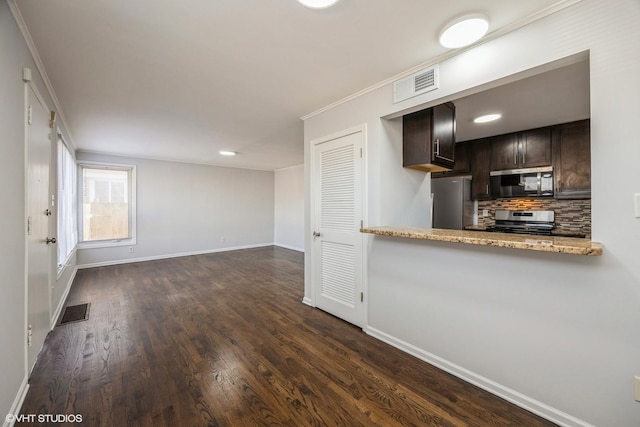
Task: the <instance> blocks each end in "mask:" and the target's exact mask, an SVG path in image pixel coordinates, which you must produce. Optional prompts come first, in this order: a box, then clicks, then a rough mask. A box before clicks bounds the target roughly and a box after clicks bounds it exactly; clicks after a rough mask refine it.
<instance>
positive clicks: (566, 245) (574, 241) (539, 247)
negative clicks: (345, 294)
mask: <svg viewBox="0 0 640 427" xmlns="http://www.w3.org/2000/svg"><path fill="white" fill-rule="evenodd" d="M360 232H362V233H368V234H376V235H380V236H390V237H403V238H409V239H422V240H435V241H440V242H451V243H466V244H470V245H481V246H497V247H502V248H514V249H528V250H533V251H544V252H555V253H562V254H572V255H592V256H599V255H602V245H601V244H600V243H597V242H592V241H591V240H588V239H578V238H572V237H557V236H530V235H526V234H514V233H488V232H484V231H473V230H446V229H439V228H417V227H402V226H384V227H366V228H362V229H360Z"/></svg>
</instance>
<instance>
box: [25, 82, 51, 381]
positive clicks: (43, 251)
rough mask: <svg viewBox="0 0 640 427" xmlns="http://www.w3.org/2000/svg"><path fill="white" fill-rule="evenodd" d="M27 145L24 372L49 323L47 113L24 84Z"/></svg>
mask: <svg viewBox="0 0 640 427" xmlns="http://www.w3.org/2000/svg"><path fill="white" fill-rule="evenodd" d="M25 86H26V91H27V96H26V101H27V105H26V109H27V114H26V121H27V123H26V135H27V136H26V144H27V150H26V152H27V225H26V227H27V231H26V234H27V331H28V340H27V369H28V371H29V372H30V371H31V369H33V365H34V364H35V361H36V358H37V357H38V353H39V352H40V349H41V348H42V344H43V343H44V340H45V338H46V336H47V333H48V332H49V324H50V314H49V307H50V287H49V280H50V276H49V271H50V259H51V258H50V256H51V252H50V250H51V249H50V248H51V246H52V245H51V244H50V243H48V242H47V240H48V239H49V218H50V215H51V213H50V212H51V211H50V209H51V207H50V206H49V164H50V159H51V141H50V140H49V133H50V132H51V129H50V126H49V120H50V117H51V116H50V111H49V109H48V108H47V106H46V105H45V103H44V101H43V100H42V98H41V97H40V95H39V94H38V93H37V92H36V91H34V89H33V88H32V87H31V85H30V84H26V85H25Z"/></svg>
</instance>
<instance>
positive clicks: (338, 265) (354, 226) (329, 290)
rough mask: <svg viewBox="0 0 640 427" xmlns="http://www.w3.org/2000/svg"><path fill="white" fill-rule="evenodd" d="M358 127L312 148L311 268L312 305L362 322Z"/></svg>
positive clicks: (360, 144) (360, 145) (360, 139)
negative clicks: (313, 300) (313, 303)
mask: <svg viewBox="0 0 640 427" xmlns="http://www.w3.org/2000/svg"><path fill="white" fill-rule="evenodd" d="M363 142H364V129H358V130H356V131H351V132H345V133H343V134H342V135H341V136H337V137H335V138H330V139H327V140H321V141H318V142H317V143H316V144H315V145H314V146H313V159H312V165H313V171H312V178H313V185H312V191H313V194H312V221H311V223H312V227H313V231H312V232H313V236H312V239H313V242H312V245H311V248H312V260H313V261H312V268H313V273H312V277H313V288H314V297H315V305H316V307H318V308H320V309H322V310H325V311H327V312H329V313H331V314H333V315H334V316H337V317H339V318H341V319H343V320H346V321H347V322H349V323H352V324H354V325H357V326H361V327H362V326H363V323H364V303H363V294H362V292H363V289H362V286H363V271H362V270H363V262H362V241H363V238H362V235H361V233H360V226H361V221H362V218H363V216H362V204H363V203H362V195H363V191H362V183H363V180H362V163H363V159H362V148H363Z"/></svg>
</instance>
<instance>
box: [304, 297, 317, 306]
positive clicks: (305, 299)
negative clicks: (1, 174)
mask: <svg viewBox="0 0 640 427" xmlns="http://www.w3.org/2000/svg"><path fill="white" fill-rule="evenodd" d="M302 303H303V304H306V305H308V306H309V307H315V305H313V301H311V298H307V297H304V298H302Z"/></svg>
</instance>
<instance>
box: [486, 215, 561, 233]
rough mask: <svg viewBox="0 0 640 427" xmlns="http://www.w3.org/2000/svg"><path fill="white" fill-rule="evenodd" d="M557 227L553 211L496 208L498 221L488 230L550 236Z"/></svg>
mask: <svg viewBox="0 0 640 427" xmlns="http://www.w3.org/2000/svg"><path fill="white" fill-rule="evenodd" d="M554 228H555V214H554V212H553V211H512V210H506V209H498V210H496V223H495V225H490V226H488V227H487V231H497V232H501V233H520V234H537V235H543V236H550V235H551V234H552V231H553V229H554Z"/></svg>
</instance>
